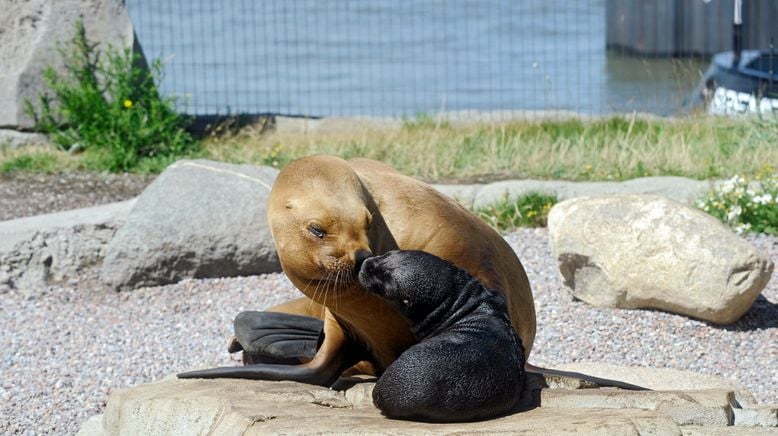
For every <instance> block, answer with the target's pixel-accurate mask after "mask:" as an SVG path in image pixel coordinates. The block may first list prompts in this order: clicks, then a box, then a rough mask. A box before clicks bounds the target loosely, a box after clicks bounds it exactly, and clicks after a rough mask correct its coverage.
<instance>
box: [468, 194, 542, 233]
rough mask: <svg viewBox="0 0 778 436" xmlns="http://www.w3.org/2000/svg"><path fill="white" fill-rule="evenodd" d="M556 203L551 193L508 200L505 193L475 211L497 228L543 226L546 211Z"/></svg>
mask: <svg viewBox="0 0 778 436" xmlns="http://www.w3.org/2000/svg"><path fill="white" fill-rule="evenodd" d="M556 203H557V198H556V197H555V196H553V195H546V194H540V193H531V194H527V195H525V196H522V197H519V198H518V199H516V200H513V201H511V200H509V199H508V197H507V195H506V196H505V197H503V198H502V199H501V200H500V201H498V202H496V203H494V204H491V205H489V206H486V207H484V208H481V209H478V210H476V211H475V213H476V215H478V216H479V217H480V218H481V219H482V220H484V221H486V223H487V224H489V225H490V226H492V227H493V228H495V229H497V230H511V229H514V228H516V227H545V226H546V224H547V223H548V212H549V211H550V210H551V207H552V206H553V205H555V204H556Z"/></svg>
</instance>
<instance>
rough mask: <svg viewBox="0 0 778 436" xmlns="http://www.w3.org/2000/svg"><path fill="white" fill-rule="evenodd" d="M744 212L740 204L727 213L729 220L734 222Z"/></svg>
mask: <svg viewBox="0 0 778 436" xmlns="http://www.w3.org/2000/svg"><path fill="white" fill-rule="evenodd" d="M741 213H743V208H742V207H740V206H735V207H733V208H732V209H730V210H729V213H728V214H727V222H732V221H733V220H734V219H735V218H737V217H739V216H740V214H741Z"/></svg>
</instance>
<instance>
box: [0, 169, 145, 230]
mask: <svg viewBox="0 0 778 436" xmlns="http://www.w3.org/2000/svg"><path fill="white" fill-rule="evenodd" d="M154 177H155V176H153V175H138V174H103V173H101V174H98V173H64V174H29V173H13V174H5V175H0V221H4V220H10V219H14V218H22V217H27V216H33V215H39V214H43V213H52V212H60V211H64V210H70V209H78V208H82V207H90V206H97V205H100V204H105V203H112V202H115V201H123V200H129V199H131V198H133V197H135V196H137V195H138V194H140V193H141V191H143V189H145V188H146V186H147V185H148V184H149V183H151V181H152V180H154Z"/></svg>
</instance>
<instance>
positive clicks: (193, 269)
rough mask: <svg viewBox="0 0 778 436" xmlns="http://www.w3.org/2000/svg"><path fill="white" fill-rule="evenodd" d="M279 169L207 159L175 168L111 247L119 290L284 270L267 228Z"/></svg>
mask: <svg viewBox="0 0 778 436" xmlns="http://www.w3.org/2000/svg"><path fill="white" fill-rule="evenodd" d="M277 174H278V170H276V169H274V168H270V167H255V166H251V165H231V164H225V163H218V162H211V161H207V160H183V161H179V162H176V163H175V164H173V165H171V166H170V167H168V168H167V169H166V170H165V171H164V172H163V173H162V174H161V175H160V176H159V177H157V179H156V180H154V182H152V183H151V184H150V185H149V186H148V187H147V188H146V189H145V190H144V191H143V193H141V195H140V196H138V199H137V203H136V204H135V207H133V209H132V211H131V212H130V214H129V216H128V217H127V221H126V223H125V224H124V225H123V226H122V227H121V228H120V229H119V231H118V232H116V235H115V236H114V238H113V239H112V240H111V242H110V243H109V245H108V248H107V250H106V256H105V260H104V262H103V268H102V272H101V275H100V276H101V278H102V280H103V281H105V282H106V283H108V284H109V285H111V286H112V287H114V288H116V289H132V288H135V287H140V286H155V285H163V284H167V283H174V282H177V281H179V280H181V279H184V278H203V277H230V276H240V275H253V274H262V273H269V272H277V271H280V270H281V267H280V264H279V262H278V256H277V254H276V250H275V246H274V244H273V239H272V237H271V235H270V229H269V228H268V225H267V198H268V195H269V193H270V188H271V186H272V185H273V181H274V180H275V177H276V175H277Z"/></svg>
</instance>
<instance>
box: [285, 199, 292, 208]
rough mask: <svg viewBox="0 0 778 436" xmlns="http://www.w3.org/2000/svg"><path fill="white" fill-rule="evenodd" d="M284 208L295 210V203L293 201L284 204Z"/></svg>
mask: <svg viewBox="0 0 778 436" xmlns="http://www.w3.org/2000/svg"><path fill="white" fill-rule="evenodd" d="M284 207H285V208H287V209H294V202H293V201H292V200H287V202H286V204H284Z"/></svg>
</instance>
